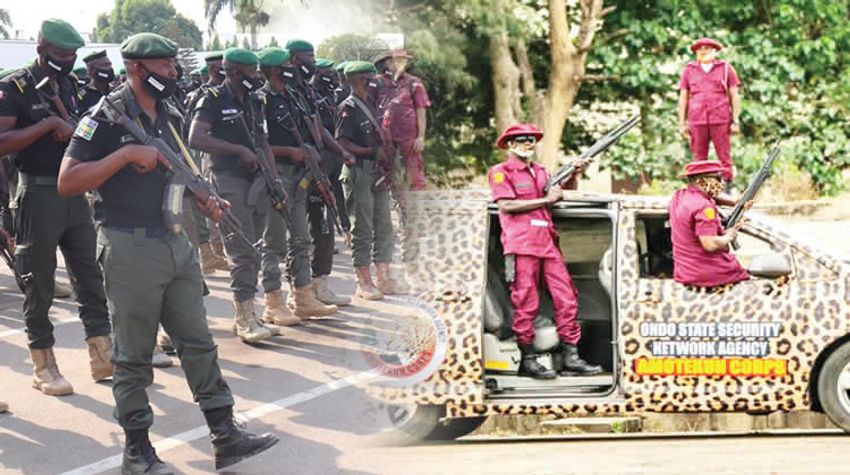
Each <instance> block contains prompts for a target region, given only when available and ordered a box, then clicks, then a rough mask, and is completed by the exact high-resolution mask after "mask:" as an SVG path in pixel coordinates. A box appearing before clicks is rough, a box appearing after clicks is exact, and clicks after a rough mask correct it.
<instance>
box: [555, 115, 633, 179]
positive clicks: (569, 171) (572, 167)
mask: <svg viewBox="0 0 850 475" xmlns="http://www.w3.org/2000/svg"><path fill="white" fill-rule="evenodd" d="M639 123H640V114H636V115H634V116H632V117H631V118H630V119H629V120H627V121H625V122H623V123H622V124H620V125H619V126H617V128H616V129H614V130H612V131H610V132H608V133H607V134H605V136H603V137H602V138H601V139H599V140H597V141H596V143H594V144H593V145H591V146H590V148H588V149H587V150H585V151H584V152H582V154H581V155H579V156H578V158H576V159H575V160H573V161H571V162H570V163H568V164H566V165H564V166H563V167H561V169H560V170H558V172H557V173H555V174H554V175H552V177H551V178H549V181H548V182H547V183H546V186H545V187H544V188H543V192H544V193H546V192H548V191H549V189H550V188H552V187H553V186H559V185H561V184H562V183H564V182H565V181H567V180H569V179H570V178H572V176H573V174H574V173H575V171H576V167H577V166H578V165H579V164H581V165H585V164H587V163H590V162H591V161H592V160H593V159H594V158H595V157H596V156H597V155H599V154H600V153H602V152H604V151H605V150H608V148H609V147H611V145H614V144H615V143H616V142H617V141H618V140H620V137H622V136H623V135H625V134H626V132H628V131H630V130H632V128H634V126H636V125H638V124H639Z"/></svg>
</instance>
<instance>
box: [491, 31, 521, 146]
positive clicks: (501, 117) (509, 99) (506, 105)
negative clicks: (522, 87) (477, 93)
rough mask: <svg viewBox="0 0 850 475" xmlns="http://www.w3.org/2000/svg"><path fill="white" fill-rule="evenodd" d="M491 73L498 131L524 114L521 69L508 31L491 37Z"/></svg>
mask: <svg viewBox="0 0 850 475" xmlns="http://www.w3.org/2000/svg"><path fill="white" fill-rule="evenodd" d="M490 75H491V79H492V81H493V106H494V114H495V119H496V129H497V133H499V132H501V131H502V130H505V128H506V127H507V126H509V125H511V124H514V123H516V122H517V120H518V118H519V117H521V115H522V107H521V102H520V99H521V97H520V93H519V78H520V73H519V69H518V68H517V66H516V63H514V60H513V57H512V56H511V48H510V43H509V39H508V34H507V32H501V33H499V34H495V35H493V36H491V37H490Z"/></svg>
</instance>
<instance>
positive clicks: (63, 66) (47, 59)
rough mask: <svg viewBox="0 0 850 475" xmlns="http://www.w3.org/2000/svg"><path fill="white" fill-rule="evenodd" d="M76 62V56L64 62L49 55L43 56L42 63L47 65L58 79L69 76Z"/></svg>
mask: <svg viewBox="0 0 850 475" xmlns="http://www.w3.org/2000/svg"><path fill="white" fill-rule="evenodd" d="M76 61H77V55H74V57H73V58H70V59H66V60H62V61H60V60H58V59H55V58H54V57H53V56H50V55H49V54H45V55H44V63H45V64H47V67H49V68H50V69H51V70H53V71H54V72H55V73H56V75H57V76H58V77H65V76H67V75H69V74H71V71H72V70H73V69H74V63H75V62H76Z"/></svg>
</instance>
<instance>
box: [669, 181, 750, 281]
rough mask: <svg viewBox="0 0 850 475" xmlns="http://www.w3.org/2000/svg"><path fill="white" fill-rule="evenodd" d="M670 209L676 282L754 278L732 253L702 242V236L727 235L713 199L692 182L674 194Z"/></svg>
mask: <svg viewBox="0 0 850 475" xmlns="http://www.w3.org/2000/svg"><path fill="white" fill-rule="evenodd" d="M669 211H670V231H671V236H672V239H673V278H674V279H675V280H676V282H680V283H682V284H688V285H694V286H697V287H716V286H720V285H725V284H731V283H735V282H740V281H742V280H747V279H749V278H750V275H749V274H748V273H747V271H746V270H745V269H744V268H743V267H741V264H739V263H738V260H737V259H736V258H735V256H734V255H733V254H732V253H731V252H729V251H728V250H727V251H720V252H708V251H706V250H705V249H703V247H702V245H701V244H700V242H699V237H700V236H720V235H722V234H723V224H722V223H721V222H720V214H719V213H718V212H717V204H716V203H715V202H714V200H713V199H711V198H710V197H709V196H708V195H706V194H705V193H704V192H703V191H702V190H700V189H699V188H697V187H696V186H694V185H689V186H688V187H687V188H684V189H681V190H679V191H677V192H676V193H675V194H674V195H673V199H672V200H671V201H670V210H669Z"/></svg>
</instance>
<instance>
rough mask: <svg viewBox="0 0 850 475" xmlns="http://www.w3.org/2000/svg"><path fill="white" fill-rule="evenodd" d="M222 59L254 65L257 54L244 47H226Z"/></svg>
mask: <svg viewBox="0 0 850 475" xmlns="http://www.w3.org/2000/svg"><path fill="white" fill-rule="evenodd" d="M224 60H225V61H227V62H228V63H230V64H247V65H250V66H256V65H257V63H258V62H259V60H258V59H257V55H256V54H254V53H253V52H251V51H249V50H247V49H245V48H227V49H226V50H225V51H224Z"/></svg>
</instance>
